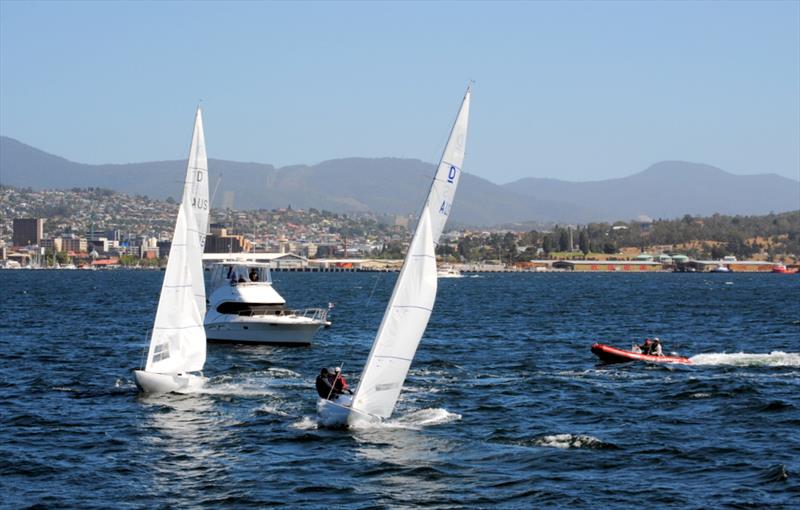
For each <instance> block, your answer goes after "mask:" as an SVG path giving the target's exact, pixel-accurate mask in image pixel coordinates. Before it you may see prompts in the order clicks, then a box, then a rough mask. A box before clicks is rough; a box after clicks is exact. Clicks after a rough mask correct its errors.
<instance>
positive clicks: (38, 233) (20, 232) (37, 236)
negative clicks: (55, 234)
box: [11, 218, 44, 246]
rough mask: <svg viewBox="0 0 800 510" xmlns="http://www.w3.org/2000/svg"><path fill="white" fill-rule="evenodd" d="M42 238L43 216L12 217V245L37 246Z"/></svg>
mask: <svg viewBox="0 0 800 510" xmlns="http://www.w3.org/2000/svg"><path fill="white" fill-rule="evenodd" d="M42 239H44V219H43V218H14V222H13V233H12V235H11V244H12V245H13V246H33V245H36V246H39V243H41V242H42Z"/></svg>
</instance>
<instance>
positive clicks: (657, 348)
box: [650, 337, 664, 356]
mask: <svg viewBox="0 0 800 510" xmlns="http://www.w3.org/2000/svg"><path fill="white" fill-rule="evenodd" d="M650 354H652V355H653V356H663V355H664V351H663V350H662V349H661V340H659V339H658V337H655V338H654V339H653V344H652V347H651V349H650Z"/></svg>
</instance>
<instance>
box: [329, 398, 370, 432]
mask: <svg viewBox="0 0 800 510" xmlns="http://www.w3.org/2000/svg"><path fill="white" fill-rule="evenodd" d="M352 402H353V397H351V396H350V395H340V396H339V398H337V399H336V400H325V399H323V398H317V416H318V417H319V424H320V425H322V426H323V427H330V428H339V427H349V426H354V425H358V424H359V423H362V424H364V423H380V421H381V419H380V418H378V417H376V416H370V415H368V414H365V413H362V412H359V411H354V410H353V409H351V408H350V405H351V404H352Z"/></svg>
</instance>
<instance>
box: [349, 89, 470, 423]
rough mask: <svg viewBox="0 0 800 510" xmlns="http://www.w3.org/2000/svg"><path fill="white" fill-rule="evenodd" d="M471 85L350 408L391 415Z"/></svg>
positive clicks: (428, 297) (456, 160)
mask: <svg viewBox="0 0 800 510" xmlns="http://www.w3.org/2000/svg"><path fill="white" fill-rule="evenodd" d="M470 96H471V88H467V92H466V94H465V95H464V99H463V101H462V103H461V108H460V109H459V111H458V115H457V116H456V120H455V123H454V124H453V128H452V130H451V132H450V137H449V138H448V141H447V145H446V146H445V149H444V153H443V155H442V158H441V161H440V162H439V166H438V168H437V170H436V175H435V176H434V179H433V182H432V183H431V188H430V191H429V193H428V197H427V199H426V200H425V204H424V205H423V208H422V212H421V213H420V219H419V223H418V224H417V229H416V231H415V232H414V237H413V238H412V240H411V245H410V246H409V249H408V253H407V254H406V258H405V261H404V262H403V268H402V269H401V271H400V275H399V276H398V278H397V283H396V284H395V287H394V290H393V292H392V297H391V298H390V299H389V304H388V305H387V307H386V312H385V313H384V316H383V320H382V321H381V325H380V328H379V329H378V334H377V336H376V337H375V341H374V342H373V344H372V349H371V350H370V354H369V357H368V358H367V363H366V365H365V366H364V370H363V372H362V374H361V379H360V380H359V384H358V388H357V389H356V392H355V395H354V396H353V403H352V409H353V410H356V411H359V412H361V413H366V414H368V415H371V416H377V417H380V418H388V417H389V416H391V414H392V411H393V410H394V406H395V404H396V403H397V399H398V398H399V396H400V391H401V390H402V387H403V383H404V381H405V378H406V375H407V373H408V369H409V367H410V366H411V361H412V360H413V358H414V354H415V353H416V350H417V346H418V345H419V342H420V340H421V339H422V335H423V334H424V333H425V328H426V327H427V325H428V319H429V318H430V314H431V311H432V309H433V304H434V302H435V300H436V286H437V275H436V250H435V245H436V243H438V241H439V237H440V236H441V234H442V230H443V229H444V225H445V222H446V221H447V216H448V215H449V214H450V210H451V209H452V205H453V197H454V196H455V191H456V187H457V186H458V181H459V179H460V177H461V167H462V165H463V162H464V149H465V144H466V136H467V125H468V122H469V104H470Z"/></svg>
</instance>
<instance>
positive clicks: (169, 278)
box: [145, 196, 206, 374]
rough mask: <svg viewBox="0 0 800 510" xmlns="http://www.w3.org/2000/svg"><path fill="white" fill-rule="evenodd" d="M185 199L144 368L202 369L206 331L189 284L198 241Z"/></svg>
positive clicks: (197, 255) (165, 371) (198, 256)
mask: <svg viewBox="0 0 800 510" xmlns="http://www.w3.org/2000/svg"><path fill="white" fill-rule="evenodd" d="M186 199H187V197H186V196H184V201H183V202H182V203H181V205H180V208H179V209H178V218H177V220H176V221H175V233H174V235H173V236H172V246H171V248H170V251H169V260H168V261H167V270H166V272H165V273H164V283H163V284H162V286H161V296H160V297H159V300H158V310H157V311H156V320H155V323H154V324H153V333H152V335H151V337H150V349H149V350H148V353H147V364H146V365H145V371H146V372H154V373H160V374H175V373H184V372H194V371H198V370H202V369H203V365H204V364H205V361H206V333H205V328H204V327H203V318H202V316H201V313H200V310H199V309H198V308H197V302H196V300H195V293H194V289H193V286H192V280H193V272H194V269H193V268H194V267H195V266H200V265H201V264H202V260H201V252H200V241H199V238H198V236H197V235H195V232H196V230H197V227H196V225H195V218H194V215H193V214H192V213H191V212H190V209H189V208H188V207H187V204H186V202H187V200H186Z"/></svg>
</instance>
